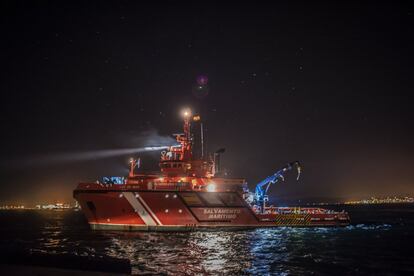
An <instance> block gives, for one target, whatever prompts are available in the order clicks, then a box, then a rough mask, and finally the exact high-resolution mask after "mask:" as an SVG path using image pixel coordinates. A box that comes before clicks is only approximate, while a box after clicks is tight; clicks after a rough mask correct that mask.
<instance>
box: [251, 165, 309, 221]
mask: <svg viewBox="0 0 414 276" xmlns="http://www.w3.org/2000/svg"><path fill="white" fill-rule="evenodd" d="M293 168H296V170H297V173H298V175H297V177H296V180H299V177H300V174H301V171H302V167H301V165H300V163H299V161H295V162H291V163H288V164H287V165H286V166H284V167H283V168H281V169H280V170H278V171H277V172H275V173H274V174H273V175H271V176H268V177H267V178H265V179H264V180H262V181H261V182H259V183H258V184H257V185H256V189H255V195H254V202H255V205H257V206H259V207H260V212H262V213H264V211H265V207H266V202H267V201H269V198H268V196H267V191H268V190H269V187H270V185H271V184H275V183H276V182H278V181H279V179H281V180H282V181H284V180H285V177H284V174H285V173H286V172H287V171H290V170H292V169H293Z"/></svg>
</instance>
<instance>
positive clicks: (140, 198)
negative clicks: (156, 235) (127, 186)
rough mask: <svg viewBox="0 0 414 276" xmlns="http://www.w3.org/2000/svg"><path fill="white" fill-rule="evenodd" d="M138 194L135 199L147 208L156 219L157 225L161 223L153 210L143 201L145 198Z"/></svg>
mask: <svg viewBox="0 0 414 276" xmlns="http://www.w3.org/2000/svg"><path fill="white" fill-rule="evenodd" d="M137 194H138V193H137ZM138 196H139V198H137V200H138V201H140V202H141V203H142V204H143V205H144V207H145V208H146V209H147V210H148V212H149V213H150V214H151V216H152V217H153V218H154V219H155V220H156V221H157V223H158V224H159V225H162V223H161V221H160V220H159V219H158V218H157V216H156V215H155V214H154V212H153V211H152V210H151V208H150V207H149V206H148V204H147V203H146V202H145V200H144V199H143V198H142V197H141V195H140V194H138Z"/></svg>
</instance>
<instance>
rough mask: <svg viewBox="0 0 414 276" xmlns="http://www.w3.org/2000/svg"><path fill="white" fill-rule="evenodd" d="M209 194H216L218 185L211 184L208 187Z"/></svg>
mask: <svg viewBox="0 0 414 276" xmlns="http://www.w3.org/2000/svg"><path fill="white" fill-rule="evenodd" d="M206 190H207V192H215V191H216V184H214V183H210V184H208V185H207V187H206Z"/></svg>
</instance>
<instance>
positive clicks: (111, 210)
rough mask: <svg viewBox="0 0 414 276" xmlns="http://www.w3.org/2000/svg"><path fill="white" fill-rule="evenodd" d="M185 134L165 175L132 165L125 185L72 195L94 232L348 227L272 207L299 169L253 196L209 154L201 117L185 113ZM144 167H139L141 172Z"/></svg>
mask: <svg viewBox="0 0 414 276" xmlns="http://www.w3.org/2000/svg"><path fill="white" fill-rule="evenodd" d="M183 116H184V133H183V134H175V137H176V140H177V143H178V144H177V145H173V146H169V147H166V150H165V151H162V152H161V158H160V162H159V166H160V171H159V172H156V173H145V172H138V173H136V172H135V169H136V167H137V165H138V163H139V162H137V160H134V159H131V161H130V172H129V175H128V176H127V177H126V178H123V177H122V178H119V177H118V178H106V179H105V181H103V182H99V181H96V182H87V183H79V184H78V186H77V188H76V189H75V191H74V198H75V199H76V200H77V202H78V203H79V205H80V206H81V209H82V211H83V212H84V214H85V216H86V218H87V220H88V222H89V224H90V226H91V228H92V229H94V230H130V231H133V230H144V231H183V230H187V231H188V230H198V229H215V228H224V229H228V228H231V229H236V228H237V229H240V228H255V227H277V226H303V227H311V226H317V227H325V226H346V225H348V224H349V223H350V219H349V216H348V214H347V213H346V212H344V211H342V212H336V211H331V210H326V209H322V208H301V207H275V206H268V196H267V191H268V189H269V187H270V185H271V184H274V183H276V182H277V181H278V180H283V179H284V175H285V173H286V172H287V171H289V170H291V169H294V168H296V169H297V172H298V176H299V175H300V172H301V168H300V165H299V162H293V163H289V164H287V165H286V166H285V167H283V168H282V169H280V170H279V171H277V172H276V173H275V174H273V175H271V176H269V177H267V178H266V179H265V180H263V181H262V182H260V183H259V184H257V186H256V190H255V192H254V193H253V192H250V191H249V189H248V187H247V183H246V181H245V179H243V178H230V177H227V176H226V175H225V174H224V173H222V172H221V171H220V155H221V153H223V152H224V149H222V150H218V151H217V152H215V153H214V154H213V155H208V156H206V155H205V154H204V142H203V140H204V138H203V125H202V122H201V120H200V116H198V115H195V116H193V115H191V112H190V110H186V111H185V112H184V114H183ZM138 167H139V166H138Z"/></svg>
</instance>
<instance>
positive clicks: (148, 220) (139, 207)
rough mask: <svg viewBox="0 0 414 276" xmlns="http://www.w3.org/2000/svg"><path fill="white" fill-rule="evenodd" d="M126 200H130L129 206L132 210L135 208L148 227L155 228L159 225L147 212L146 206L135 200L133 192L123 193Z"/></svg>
mask: <svg viewBox="0 0 414 276" xmlns="http://www.w3.org/2000/svg"><path fill="white" fill-rule="evenodd" d="M122 194H123V195H124V197H125V198H126V200H128V202H129V204H131V206H132V208H134V210H135V212H136V213H137V214H138V216H140V217H141V219H142V220H143V221H144V222H145V224H146V225H150V226H155V225H157V223H156V222H155V221H154V220H153V218H152V217H151V215H150V214H149V213H148V212H147V211H146V210H145V208H144V206H142V204H141V203H140V202H139V201H138V200H137V199H136V198H135V196H134V194H133V193H131V192H123V193H122Z"/></svg>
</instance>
